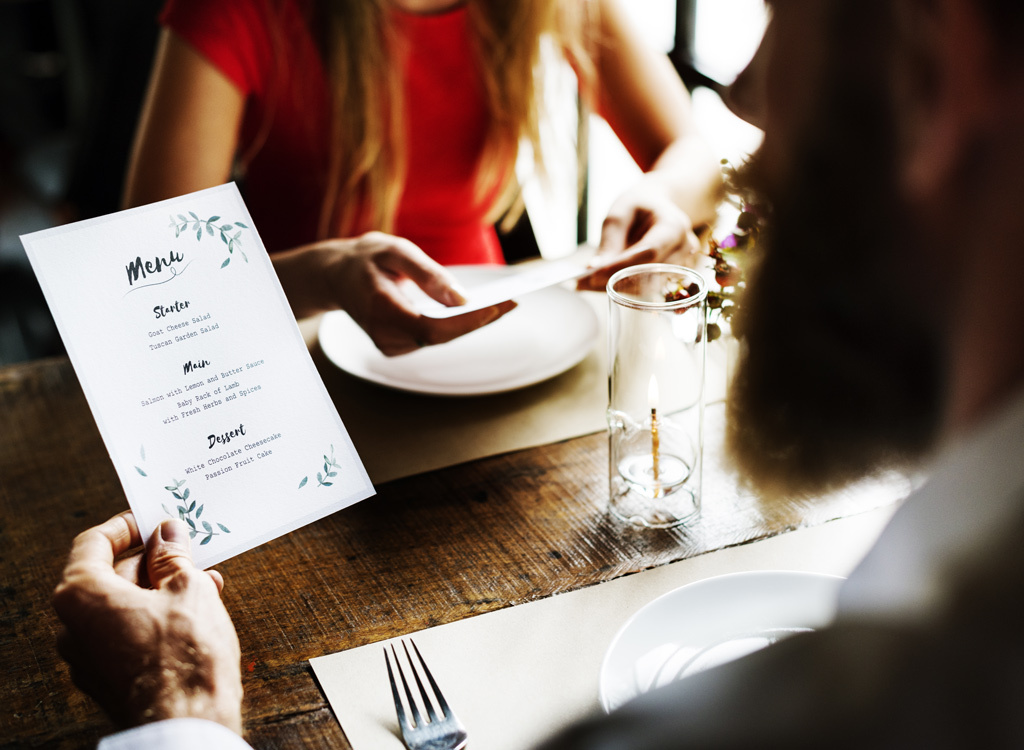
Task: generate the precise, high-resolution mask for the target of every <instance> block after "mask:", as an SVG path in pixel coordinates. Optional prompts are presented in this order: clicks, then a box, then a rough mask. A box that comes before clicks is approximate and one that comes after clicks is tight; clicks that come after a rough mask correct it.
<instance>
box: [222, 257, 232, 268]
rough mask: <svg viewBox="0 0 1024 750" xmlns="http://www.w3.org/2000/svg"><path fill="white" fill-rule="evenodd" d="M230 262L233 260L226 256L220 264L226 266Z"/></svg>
mask: <svg viewBox="0 0 1024 750" xmlns="http://www.w3.org/2000/svg"><path fill="white" fill-rule="evenodd" d="M230 262H231V258H225V259H224V262H223V263H221V264H220V267H221V268H224V266H226V265H227V264H228V263H230Z"/></svg>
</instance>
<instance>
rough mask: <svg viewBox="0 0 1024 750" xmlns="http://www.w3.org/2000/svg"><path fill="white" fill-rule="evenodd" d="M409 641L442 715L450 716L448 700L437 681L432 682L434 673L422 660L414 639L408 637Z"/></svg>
mask: <svg viewBox="0 0 1024 750" xmlns="http://www.w3.org/2000/svg"><path fill="white" fill-rule="evenodd" d="M409 643H411V644H412V650H413V651H415V652H416V657H417V658H418V659H419V660H420V666H421V667H423V673H424V674H425V675H426V676H427V681H428V682H429V683H430V688H431V690H433V691H434V697H435V698H437V705H438V706H440V708H441V713H442V715H444V716H446V717H451V715H452V711H451V709H450V708H448V701H446V700H445V699H444V695H442V693H441V688H439V687H438V686H437V683H436V682H434V675H432V674H430V669H429V668H428V667H427V663H426V662H425V661H423V655H422V654H421V653H420V650H419V648H418V647H417V646H416V641H414V640H412V639H411V638H410V639H409Z"/></svg>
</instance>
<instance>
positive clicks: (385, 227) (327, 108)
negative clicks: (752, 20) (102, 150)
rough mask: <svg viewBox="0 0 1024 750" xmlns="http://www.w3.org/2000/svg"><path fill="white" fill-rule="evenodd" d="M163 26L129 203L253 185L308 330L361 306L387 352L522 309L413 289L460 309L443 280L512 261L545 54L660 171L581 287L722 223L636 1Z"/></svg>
mask: <svg viewBox="0 0 1024 750" xmlns="http://www.w3.org/2000/svg"><path fill="white" fill-rule="evenodd" d="M161 22H162V24H163V27H164V28H163V32H162V36H161V41H160V45H159V49H158V52H157V59H156V63H155V66H154V69H153V74H152V77H151V81H150V87H149V92H148V95H147V99H146V103H145V106H144V109H143V113H142V117H141V120H140V123H139V128H138V132H137V135H136V141H135V146H134V149H133V155H132V161H131V165H130V168H129V174H128V179H127V183H126V192H125V204H126V205H127V206H134V205H141V204H144V203H149V202H153V201H157V200H161V199H164V198H170V197H173V196H176V195H181V194H184V193H188V192H192V191H194V190H199V189H201V188H204V187H210V186H212V185H217V184H221V183H223V182H225V181H227V180H229V179H232V178H234V179H237V180H238V181H239V184H240V187H241V189H242V192H243V195H244V196H245V199H246V203H247V205H248V207H249V210H250V212H251V214H252V216H253V220H254V221H255V223H256V227H257V229H258V230H259V232H260V235H261V237H262V238H263V240H264V243H265V244H266V246H267V248H268V250H269V251H270V252H271V253H272V256H271V257H272V259H273V261H274V265H275V268H276V270H277V273H278V275H279V277H280V279H281V283H282V286H283V287H284V289H285V292H286V294H287V295H288V299H289V301H290V303H291V305H292V309H293V311H294V312H295V315H296V316H297V317H306V316H309V315H313V314H316V313H320V312H323V311H327V310H336V309H344V310H346V311H347V312H348V313H349V314H350V315H351V316H352V317H353V318H354V319H355V320H356V321H357V322H358V323H359V324H360V325H361V326H362V327H363V328H364V329H365V330H366V331H367V333H368V334H369V335H370V337H371V338H372V339H373V340H374V342H375V343H376V344H377V346H378V347H379V348H380V349H381V351H383V352H384V353H386V354H399V353H402V352H407V351H410V350H412V349H414V348H416V347H417V346H422V345H423V344H425V343H440V342H442V341H447V340H450V339H451V338H454V337H456V336H458V335H461V334H463V333H466V332H468V331H471V330H474V329H476V328H478V327H480V326H481V325H485V324H487V323H489V322H491V321H493V320H495V319H497V318H498V317H500V316H501V315H502V314H504V313H505V312H507V311H508V310H509V309H511V308H512V306H513V305H512V304H511V303H506V304H503V305H498V306H494V307H491V308H488V309H486V310H481V311H478V312H476V313H468V314H466V315H462V316H457V317H453V318H448V319H445V320H432V319H429V318H424V317H421V316H419V315H418V314H417V313H416V312H415V311H414V310H413V309H412V307H411V305H410V304H409V302H408V300H407V299H406V298H405V296H404V295H403V294H402V292H401V289H400V287H399V285H398V284H399V282H400V281H401V280H403V279H406V278H408V279H411V280H412V281H413V282H415V283H416V284H418V285H419V286H420V287H422V288H423V289H424V291H425V292H427V293H428V294H429V295H430V296H432V297H434V298H435V299H437V300H438V301H440V302H443V303H445V304H457V303H458V302H459V301H460V299H461V298H460V294H459V292H458V289H457V287H456V285H455V282H454V280H453V279H452V277H451V275H450V274H449V273H448V272H447V271H446V270H445V269H444V266H446V265H454V264H466V263H501V262H503V261H502V256H501V250H500V247H499V244H498V240H497V236H496V234H495V230H494V221H495V219H496V218H497V217H499V216H500V215H502V214H503V213H504V212H506V211H507V210H508V209H509V207H510V206H511V205H513V203H514V198H515V195H516V185H515V178H514V171H513V165H514V162H515V158H516V153H517V149H518V145H519V143H520V141H521V140H523V139H526V140H528V141H532V142H533V144H534V146H535V149H534V152H535V153H540V149H539V147H537V146H539V144H538V141H539V135H538V133H539V118H540V114H539V111H538V109H539V108H538V106H537V104H536V102H537V101H538V98H539V95H540V88H541V80H542V79H541V77H540V76H539V75H538V70H539V67H540V66H539V60H540V47H541V40H542V38H544V37H550V38H551V39H553V40H554V41H555V42H556V44H557V46H558V47H559V48H560V49H561V51H562V52H563V54H564V55H565V56H566V58H567V59H568V60H569V61H570V63H571V64H572V65H573V67H574V68H575V70H576V72H577V75H578V77H579V80H580V82H581V92H582V93H583V95H584V96H586V97H587V98H588V99H589V101H590V103H591V105H592V108H593V109H594V111H596V112H597V113H598V114H600V115H602V116H603V117H604V118H605V119H606V120H607V121H608V122H609V123H610V125H611V126H612V128H613V129H614V131H615V132H616V134H617V135H618V137H619V138H620V139H621V140H622V142H623V143H624V144H625V145H626V147H627V148H628V149H629V151H630V153H631V154H632V156H633V158H634V159H635V160H636V161H637V163H638V164H639V165H640V166H641V168H642V169H643V170H644V172H645V174H644V177H643V179H642V180H641V181H640V182H639V183H638V184H637V185H635V186H633V187H632V188H630V189H629V190H628V191H626V192H625V193H624V194H623V196H622V197H621V198H620V199H619V201H618V202H617V203H616V204H615V205H614V206H613V208H612V210H611V212H610V215H609V217H608V219H607V220H606V222H605V225H604V228H603V231H602V240H601V248H600V251H601V253H602V254H604V255H605V258H604V259H602V261H601V263H602V266H601V268H600V269H599V270H596V271H595V273H594V274H592V275H591V276H590V277H588V278H587V279H585V280H584V281H583V283H582V286H584V287H585V288H588V287H589V288H602V287H603V284H604V282H605V281H606V280H607V278H608V276H609V275H610V273H611V272H613V271H614V270H617V269H618V268H619V267H622V266H623V265H627V264H629V263H635V262H644V261H652V260H666V259H670V258H676V259H678V257H680V256H685V255H686V254H688V253H690V252H693V251H694V250H695V249H696V238H695V237H694V234H693V227H694V226H700V225H702V224H706V223H708V222H710V221H711V220H713V218H714V205H715V200H716V197H717V189H718V179H719V178H718V166H717V162H716V160H715V159H714V158H713V156H712V155H711V153H710V151H709V150H708V149H707V147H706V146H705V144H704V143H703V141H702V140H701V139H700V138H699V137H698V136H697V135H696V134H695V133H694V131H693V126H692V124H691V122H690V113H689V99H688V96H687V94H686V90H685V88H683V86H682V84H681V82H680V81H679V78H678V76H676V74H675V71H674V70H673V69H672V67H671V65H670V64H669V62H668V60H667V59H666V58H665V57H664V56H663V55H658V54H656V53H654V52H652V51H651V50H649V49H647V48H646V47H645V45H644V44H643V43H642V42H641V41H640V40H639V39H638V38H637V36H636V34H635V32H634V31H633V30H632V29H631V28H630V26H629V24H628V23H627V21H626V19H625V18H624V17H623V14H622V11H621V9H620V8H619V7H618V6H617V5H616V2H615V0H465V1H463V2H457V1H453V0H168V2H167V3H166V5H165V8H164V11H163V13H162V15H161Z"/></svg>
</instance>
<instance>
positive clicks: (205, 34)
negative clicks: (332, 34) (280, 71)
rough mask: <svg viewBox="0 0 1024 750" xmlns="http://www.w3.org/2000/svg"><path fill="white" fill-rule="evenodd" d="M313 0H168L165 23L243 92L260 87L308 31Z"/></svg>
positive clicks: (163, 15)
mask: <svg viewBox="0 0 1024 750" xmlns="http://www.w3.org/2000/svg"><path fill="white" fill-rule="evenodd" d="M311 6H312V0H167V1H166V2H165V4H164V8H163V11H162V13H161V15H160V22H161V24H162V25H163V26H164V27H165V28H168V29H170V30H171V31H173V32H174V33H175V34H177V35H178V36H180V37H182V38H183V39H184V40H185V41H186V42H188V43H189V44H191V45H192V46H193V47H195V48H196V49H197V50H198V51H199V53H200V54H202V55H203V56H205V57H206V58H207V59H209V60H210V61H211V62H212V63H213V64H214V65H215V66H216V67H217V68H218V69H219V70H220V71H221V72H222V73H224V75H226V76H227V77H228V78H229V79H231V81H233V82H234V83H235V85H236V86H238V87H239V88H240V89H242V90H243V91H244V92H246V93H250V92H253V91H258V90H260V89H261V88H263V86H264V84H265V82H266V80H267V77H268V75H269V74H270V73H271V72H272V71H273V69H274V66H275V60H277V61H279V60H281V59H282V57H287V56H288V55H289V54H290V49H291V47H292V46H293V45H294V44H295V37H296V35H308V34H309V28H308V26H307V25H306V23H305V19H306V18H307V17H308V15H309V10H310V7H311Z"/></svg>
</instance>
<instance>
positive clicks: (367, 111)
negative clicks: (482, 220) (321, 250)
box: [319, 0, 592, 237]
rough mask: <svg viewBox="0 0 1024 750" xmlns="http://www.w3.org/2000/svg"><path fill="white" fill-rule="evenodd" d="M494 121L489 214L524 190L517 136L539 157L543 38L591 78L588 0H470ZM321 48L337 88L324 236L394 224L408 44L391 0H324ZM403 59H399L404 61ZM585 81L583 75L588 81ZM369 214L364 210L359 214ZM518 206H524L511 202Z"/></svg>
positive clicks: (484, 180)
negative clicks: (517, 171) (517, 166)
mask: <svg viewBox="0 0 1024 750" xmlns="http://www.w3.org/2000/svg"><path fill="white" fill-rule="evenodd" d="M467 3H468V13H469V18H470V20H471V25H472V30H473V37H474V43H475V52H476V54H477V56H478V57H479V60H480V63H481V64H480V70H481V71H482V75H483V82H484V86H485V90H486V92H487V100H488V107H489V110H490V115H491V119H490V125H489V130H488V132H487V135H486V138H485V141H484V148H483V153H482V155H481V160H480V166H479V169H478V172H477V176H476V194H477V196H478V198H479V199H480V200H483V199H484V197H485V196H488V195H498V196H499V197H498V199H497V200H496V201H495V203H494V205H493V206H491V207H490V211H489V219H490V220H491V221H494V220H496V219H497V218H498V217H499V216H500V215H501V214H502V213H505V212H506V211H508V210H509V208H510V206H512V205H513V203H514V201H515V198H516V195H517V185H516V181H515V179H514V172H513V170H512V168H511V165H512V164H513V163H514V160H515V157H516V153H517V151H518V147H519V141H520V139H526V140H528V141H529V142H530V143H532V144H533V147H534V148H533V153H534V154H535V159H536V160H537V161H538V167H539V168H540V169H541V170H543V165H542V164H540V162H539V160H540V155H541V148H540V122H539V120H540V101H541V95H542V91H541V88H542V78H541V75H540V71H539V63H540V41H541V39H542V37H544V36H545V35H551V36H552V37H553V38H554V40H555V41H556V43H557V44H558V45H559V46H560V47H561V49H562V50H563V51H564V52H565V54H566V56H567V57H568V58H569V59H570V60H572V61H573V64H574V66H575V67H576V70H577V72H578V73H579V74H580V75H581V77H583V78H587V77H588V76H592V65H591V62H590V60H591V57H590V55H589V54H588V52H587V49H586V45H585V33H584V32H585V29H586V28H588V27H589V26H590V25H591V23H592V20H591V19H590V18H589V17H588V16H589V13H590V11H589V7H590V3H589V2H588V0H561V1H560V0H467ZM319 6H320V13H321V14H322V19H320V21H319V22H322V28H323V30H324V36H323V44H322V48H323V54H324V59H325V65H326V67H327V71H328V79H329V80H330V81H331V82H332V85H333V92H332V96H333V121H332V122H333V125H332V127H333V138H332V142H331V148H330V159H329V163H328V172H327V174H328V177H327V188H326V190H325V192H324V199H323V205H322V207H321V217H320V226H319V236H321V237H327V236H330V235H332V234H335V233H338V232H340V233H342V234H353V233H358V232H360V231H366V230H369V229H379V230H381V231H391V230H392V228H393V226H394V220H395V214H396V212H397V209H398V203H399V199H400V197H401V192H402V185H403V183H404V178H405V165H406V144H405V142H404V134H403V131H402V106H403V102H402V96H401V91H402V78H401V71H402V65H401V64H395V63H396V54H398V53H399V52H400V50H401V45H400V43H399V42H398V40H397V39H396V37H395V33H394V30H393V29H392V28H391V25H390V23H389V20H388V19H389V10H390V8H391V4H390V3H389V1H388V0H325V1H324V2H320V3H319ZM397 60H398V62H399V63H401V59H400V58H398V59H397ZM582 83H583V81H581V84H582ZM357 211H362V212H363V215H357ZM512 212H513V213H516V214H517V213H518V209H516V208H513V210H512Z"/></svg>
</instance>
